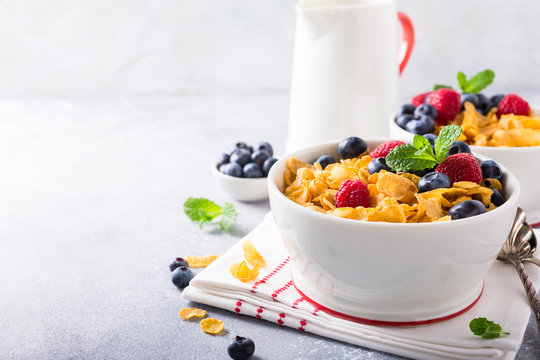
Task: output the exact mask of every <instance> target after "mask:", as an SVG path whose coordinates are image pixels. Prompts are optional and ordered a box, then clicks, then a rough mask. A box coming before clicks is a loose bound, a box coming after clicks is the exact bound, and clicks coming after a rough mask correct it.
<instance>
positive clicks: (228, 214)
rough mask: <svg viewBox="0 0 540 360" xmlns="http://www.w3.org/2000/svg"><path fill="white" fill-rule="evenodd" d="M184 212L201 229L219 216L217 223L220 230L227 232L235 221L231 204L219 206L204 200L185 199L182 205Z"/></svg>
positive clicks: (234, 212) (234, 213) (234, 211)
mask: <svg viewBox="0 0 540 360" xmlns="http://www.w3.org/2000/svg"><path fill="white" fill-rule="evenodd" d="M184 212H185V213H186V215H187V216H188V217H189V219H190V220H191V221H193V222H197V223H199V227H200V228H201V229H202V227H203V226H204V225H206V224H208V223H209V222H211V221H212V220H214V219H215V218H217V217H218V216H221V219H220V221H219V227H220V228H221V230H227V229H228V228H229V227H230V226H231V225H232V224H233V223H234V221H235V220H236V210H235V209H234V206H233V205H232V204H231V203H225V204H224V205H223V206H219V205H217V204H216V203H215V202H213V201H210V200H208V199H205V198H193V197H191V198H189V199H187V200H186V202H185V203H184Z"/></svg>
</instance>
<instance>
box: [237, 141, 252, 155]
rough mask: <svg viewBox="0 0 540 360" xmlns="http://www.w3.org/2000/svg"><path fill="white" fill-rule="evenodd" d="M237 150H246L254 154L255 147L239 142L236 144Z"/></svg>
mask: <svg viewBox="0 0 540 360" xmlns="http://www.w3.org/2000/svg"><path fill="white" fill-rule="evenodd" d="M236 148H237V149H244V150H247V151H249V152H250V153H252V152H253V147H251V146H249V145H248V144H246V143H245V142H243V141H239V142H237V143H236Z"/></svg>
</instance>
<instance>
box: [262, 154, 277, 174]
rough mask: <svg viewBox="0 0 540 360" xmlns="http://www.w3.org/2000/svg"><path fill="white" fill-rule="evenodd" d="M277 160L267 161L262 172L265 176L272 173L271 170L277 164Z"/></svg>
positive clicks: (270, 159)
mask: <svg viewBox="0 0 540 360" xmlns="http://www.w3.org/2000/svg"><path fill="white" fill-rule="evenodd" d="M276 161H277V159H276V158H273V157H271V158H269V159H266V160H265V161H264V163H263V166H262V171H263V174H264V176H268V173H269V172H270V168H272V166H273V165H274V164H275V163H276Z"/></svg>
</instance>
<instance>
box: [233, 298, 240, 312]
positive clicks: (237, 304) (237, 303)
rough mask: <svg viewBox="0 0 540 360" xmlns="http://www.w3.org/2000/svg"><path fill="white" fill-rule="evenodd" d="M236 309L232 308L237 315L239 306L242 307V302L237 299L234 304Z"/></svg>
mask: <svg viewBox="0 0 540 360" xmlns="http://www.w3.org/2000/svg"><path fill="white" fill-rule="evenodd" d="M235 305H236V307H235V308H234V311H235V312H236V313H237V314H240V306H242V300H241V299H238V301H237V302H236V304H235Z"/></svg>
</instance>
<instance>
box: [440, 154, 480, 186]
mask: <svg viewBox="0 0 540 360" xmlns="http://www.w3.org/2000/svg"><path fill="white" fill-rule="evenodd" d="M435 171H436V172H440V173H443V174H446V175H448V177H449V178H450V182H451V183H452V184H453V183H455V182H458V181H471V182H474V183H477V184H480V183H481V182H482V169H481V168H480V163H479V162H478V161H477V160H476V159H475V158H474V156H472V155H471V154H468V153H459V154H455V155H450V156H448V157H447V158H446V159H445V160H444V161H443V162H442V163H440V164H439V166H437V168H436V169H435Z"/></svg>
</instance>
